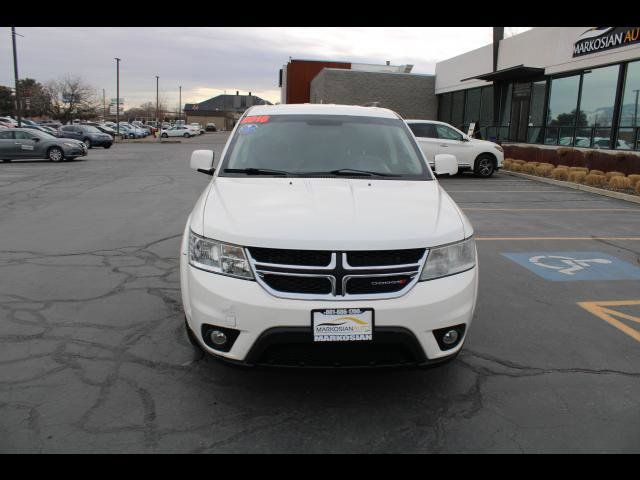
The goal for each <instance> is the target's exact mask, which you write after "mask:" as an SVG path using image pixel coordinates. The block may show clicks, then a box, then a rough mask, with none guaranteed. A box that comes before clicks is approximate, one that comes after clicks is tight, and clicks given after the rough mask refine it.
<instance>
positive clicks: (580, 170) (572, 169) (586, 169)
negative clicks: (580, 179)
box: [569, 167, 589, 174]
mask: <svg viewBox="0 0 640 480" xmlns="http://www.w3.org/2000/svg"><path fill="white" fill-rule="evenodd" d="M569 172H584V173H585V174H587V173H589V169H588V168H586V167H569Z"/></svg>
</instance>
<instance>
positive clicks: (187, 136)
mask: <svg viewBox="0 0 640 480" xmlns="http://www.w3.org/2000/svg"><path fill="white" fill-rule="evenodd" d="M190 136H191V135H189V134H188V133H185V134H184V135H183V137H184V138H189V137H190Z"/></svg>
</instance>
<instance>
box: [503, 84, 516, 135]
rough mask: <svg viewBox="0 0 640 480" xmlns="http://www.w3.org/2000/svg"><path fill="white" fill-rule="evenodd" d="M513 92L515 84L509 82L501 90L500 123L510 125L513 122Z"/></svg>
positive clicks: (504, 125)
mask: <svg viewBox="0 0 640 480" xmlns="http://www.w3.org/2000/svg"><path fill="white" fill-rule="evenodd" d="M512 93H513V84H511V83H508V84H507V85H505V86H504V87H503V88H502V91H501V92H500V125H502V126H503V127H508V126H509V122H511V94H512ZM507 131H508V129H507Z"/></svg>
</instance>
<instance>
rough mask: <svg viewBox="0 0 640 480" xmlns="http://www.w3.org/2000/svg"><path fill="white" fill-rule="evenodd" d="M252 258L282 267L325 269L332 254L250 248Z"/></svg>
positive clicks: (314, 251)
mask: <svg viewBox="0 0 640 480" xmlns="http://www.w3.org/2000/svg"><path fill="white" fill-rule="evenodd" d="M249 252H250V253H251V256H252V257H253V258H254V260H256V261H257V262H260V263H279V264H282V265H308V266H312V267H325V266H327V265H329V262H330V261H331V252H326V251H322V250H285V249H279V248H256V247H251V248H249Z"/></svg>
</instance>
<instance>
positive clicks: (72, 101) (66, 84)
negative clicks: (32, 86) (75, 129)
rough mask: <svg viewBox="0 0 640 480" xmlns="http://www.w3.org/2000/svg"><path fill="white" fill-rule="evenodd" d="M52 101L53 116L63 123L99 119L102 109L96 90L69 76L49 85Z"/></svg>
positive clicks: (47, 90)
mask: <svg viewBox="0 0 640 480" xmlns="http://www.w3.org/2000/svg"><path fill="white" fill-rule="evenodd" d="M45 91H46V92H47V94H48V95H49V97H50V99H51V116H52V117H53V118H55V119H56V120H59V121H61V122H62V123H69V122H70V121H72V120H74V119H76V118H78V119H81V120H83V119H90V118H94V117H97V116H98V115H99V112H100V111H101V109H102V104H101V100H100V99H99V98H98V95H97V92H96V90H95V89H94V88H93V87H91V86H90V85H88V84H86V83H84V81H83V80H82V79H81V78H80V77H70V76H67V77H65V78H63V79H61V80H53V81H51V82H49V83H48V84H47V86H46V87H45Z"/></svg>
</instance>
